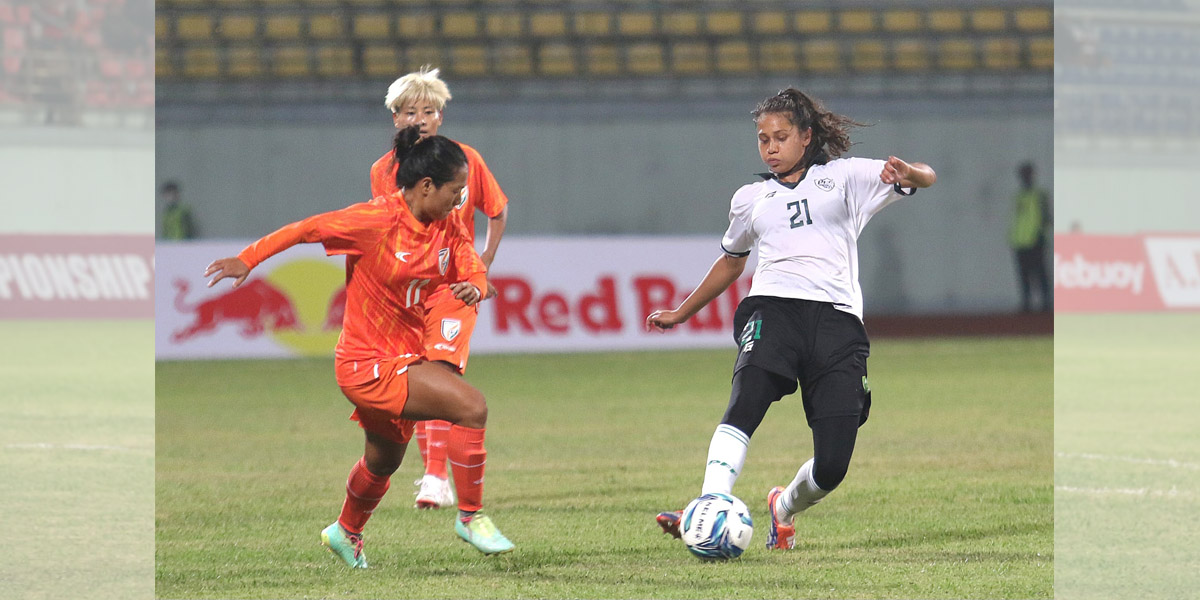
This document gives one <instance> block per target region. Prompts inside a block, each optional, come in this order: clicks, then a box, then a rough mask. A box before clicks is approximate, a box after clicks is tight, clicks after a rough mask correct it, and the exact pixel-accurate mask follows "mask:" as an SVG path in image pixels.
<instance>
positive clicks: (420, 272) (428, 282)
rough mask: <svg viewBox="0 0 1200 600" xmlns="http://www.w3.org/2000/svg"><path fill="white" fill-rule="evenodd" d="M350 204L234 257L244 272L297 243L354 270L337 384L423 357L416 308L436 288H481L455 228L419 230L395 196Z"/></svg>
mask: <svg viewBox="0 0 1200 600" xmlns="http://www.w3.org/2000/svg"><path fill="white" fill-rule="evenodd" d="M378 200H380V199H376V201H373V202H370V203H366V202H364V203H360V204H355V205H352V206H349V207H346V208H343V209H341V210H335V211H333V212H328V213H324V214H320V215H317V216H314V217H309V218H307V219H304V220H303V221H297V222H295V223H292V224H291V225H287V226H285V227H283V228H281V229H279V230H278V231H276V232H274V233H271V234H269V235H267V236H266V237H263V238H262V239H259V240H258V241H256V242H254V243H253V244H251V245H249V246H247V247H246V249H245V250H242V252H241V253H240V254H238V258H239V259H241V260H242V262H244V263H246V264H247V265H248V266H250V267H251V268H253V267H255V266H257V265H258V264H260V263H262V262H263V261H264V260H266V259H267V258H269V257H271V256H273V255H275V254H278V253H279V252H282V251H284V250H286V249H287V248H290V247H292V246H294V245H296V244H300V243H320V244H322V245H324V246H325V253H326V254H328V255H334V254H344V255H346V256H347V257H348V259H349V260H351V261H353V263H354V268H353V272H352V274H351V275H350V276H349V277H348V281H347V284H346V313H345V317H344V319H343V322H342V335H341V337H340V338H339V339H338V343H337V348H336V351H335V354H336V361H335V368H336V371H337V381H338V385H341V386H350V385H358V384H362V383H365V382H367V381H371V380H372V379H374V378H375V377H377V375H378V374H377V373H375V372H374V370H375V369H376V368H377V365H378V363H379V361H380V360H381V359H389V358H395V357H401V356H404V355H413V356H419V355H421V354H422V353H423V351H424V348H425V344H424V330H425V307H424V302H425V300H426V298H427V296H428V294H429V293H430V292H431V291H432V290H433V289H434V288H436V287H438V286H439V285H442V284H449V283H455V282H459V281H468V282H470V283H471V284H472V285H474V286H475V287H477V288H479V290H480V291H481V292H482V291H484V290H486V289H487V279H486V277H485V272H486V271H485V269H484V267H483V261H481V260H480V259H479V255H478V254H476V253H475V248H474V246H473V245H472V244H471V240H470V237H469V236H468V235H467V232H466V231H465V230H464V229H463V226H462V223H460V222H458V221H457V220H454V219H445V220H442V221H434V222H433V223H430V224H429V225H428V226H426V225H423V224H421V222H420V221H418V220H417V218H416V217H415V216H413V214H412V212H411V211H410V210H409V208H408V204H407V203H406V202H405V201H404V198H403V196H401V195H400V194H396V196H395V197H394V198H393V199H390V201H388V202H380V201H378Z"/></svg>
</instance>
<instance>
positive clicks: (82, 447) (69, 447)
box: [4, 442, 137, 452]
mask: <svg viewBox="0 0 1200 600" xmlns="http://www.w3.org/2000/svg"><path fill="white" fill-rule="evenodd" d="M4 448H5V449H12V450H118V451H123V452H132V451H135V450H137V449H136V448H129V447H127V446H97V445H91V444H47V443H44V442H43V443H34V444H5V445H4Z"/></svg>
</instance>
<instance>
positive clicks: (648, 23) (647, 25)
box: [617, 12, 655, 36]
mask: <svg viewBox="0 0 1200 600" xmlns="http://www.w3.org/2000/svg"><path fill="white" fill-rule="evenodd" d="M654 25H655V23H654V14H653V13H648V12H629V13H621V14H619V15H617V31H619V32H620V33H621V35H627V36H644V35H650V34H652V33H654V31H655V29H654Z"/></svg>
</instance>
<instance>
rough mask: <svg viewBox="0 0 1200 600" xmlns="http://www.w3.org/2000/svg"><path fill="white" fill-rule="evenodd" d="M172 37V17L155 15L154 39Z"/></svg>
mask: <svg viewBox="0 0 1200 600" xmlns="http://www.w3.org/2000/svg"><path fill="white" fill-rule="evenodd" d="M170 38H171V19H168V18H167V17H165V16H163V15H155V16H154V39H156V40H167V39H170Z"/></svg>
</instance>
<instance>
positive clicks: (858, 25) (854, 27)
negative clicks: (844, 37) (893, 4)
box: [838, 10, 875, 33]
mask: <svg viewBox="0 0 1200 600" xmlns="http://www.w3.org/2000/svg"><path fill="white" fill-rule="evenodd" d="M838 29H839V30H841V31H845V32H848V33H864V32H867V31H871V30H873V29H875V12H874V11H870V10H847V11H843V12H842V13H840V14H839V15H838Z"/></svg>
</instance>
